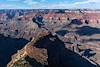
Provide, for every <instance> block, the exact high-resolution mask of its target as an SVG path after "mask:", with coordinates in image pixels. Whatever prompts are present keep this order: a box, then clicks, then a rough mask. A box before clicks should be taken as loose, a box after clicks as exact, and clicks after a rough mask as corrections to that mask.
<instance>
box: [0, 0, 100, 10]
mask: <svg viewBox="0 0 100 67" xmlns="http://www.w3.org/2000/svg"><path fill="white" fill-rule="evenodd" d="M0 9H100V0H0Z"/></svg>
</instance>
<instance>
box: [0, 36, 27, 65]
mask: <svg viewBox="0 0 100 67" xmlns="http://www.w3.org/2000/svg"><path fill="white" fill-rule="evenodd" d="M26 43H28V41H27V40H25V39H16V38H11V37H4V36H2V35H0V67H6V65H7V63H8V62H9V61H10V60H11V56H12V55H13V54H15V53H16V52H17V50H20V49H22V48H23V47H24V46H25V45H26Z"/></svg>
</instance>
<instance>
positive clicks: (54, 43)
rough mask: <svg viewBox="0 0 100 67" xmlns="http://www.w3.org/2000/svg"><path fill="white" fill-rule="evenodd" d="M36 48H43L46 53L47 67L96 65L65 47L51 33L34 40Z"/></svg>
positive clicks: (90, 66) (87, 66)
mask: <svg viewBox="0 0 100 67" xmlns="http://www.w3.org/2000/svg"><path fill="white" fill-rule="evenodd" d="M36 44H37V45H36V47H37V48H45V49H47V53H48V67H97V66H95V65H93V64H91V63H90V62H89V61H87V60H86V59H84V58H82V57H81V56H80V55H78V54H76V53H74V52H72V51H70V50H68V49H67V48H65V44H64V43H63V42H62V41H61V40H59V38H58V37H57V36H52V35H51V34H49V35H47V36H45V37H42V38H40V39H39V40H38V41H37V42H36Z"/></svg>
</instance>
